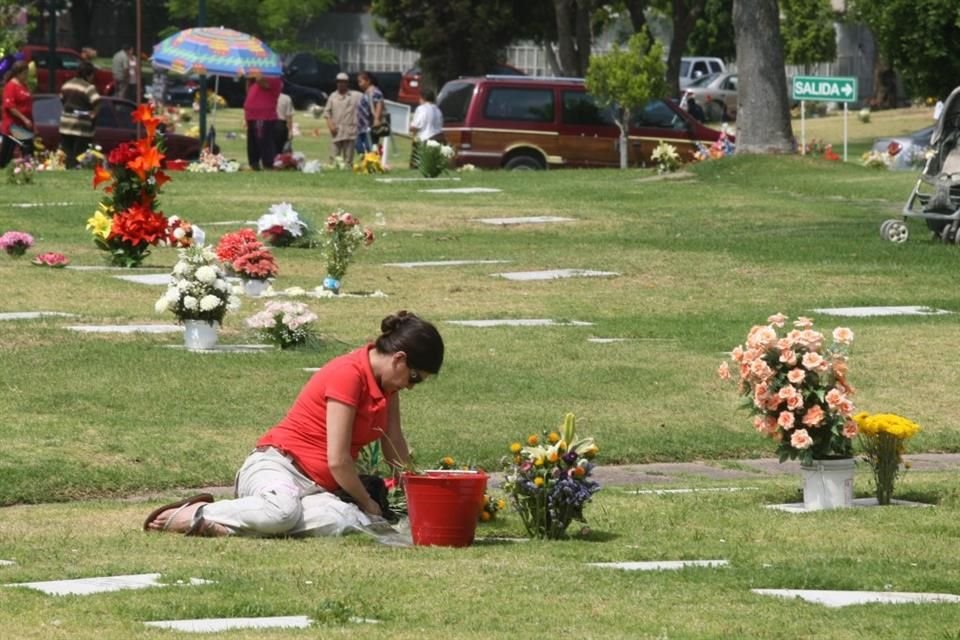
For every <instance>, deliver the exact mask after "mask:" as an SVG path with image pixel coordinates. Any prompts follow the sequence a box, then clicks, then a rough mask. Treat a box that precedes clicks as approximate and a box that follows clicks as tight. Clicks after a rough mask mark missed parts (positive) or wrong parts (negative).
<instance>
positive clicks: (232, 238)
mask: <svg viewBox="0 0 960 640" xmlns="http://www.w3.org/2000/svg"><path fill="white" fill-rule="evenodd" d="M262 246H263V243H261V242H260V241H259V240H257V234H256V233H254V231H253V230H252V229H241V230H240V231H234V232H233V233H227V234H224V236H223V237H222V238H220V242H219V244H217V258H219V259H220V261H221V262H225V263H227V264H233V261H234V260H236V259H237V258H239V257H240V256H241V255H242V254H243V253H245V252H246V251H247V250H248V249H249V250H252V249H259V248H261V247H262Z"/></svg>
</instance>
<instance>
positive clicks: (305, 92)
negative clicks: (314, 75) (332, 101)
mask: <svg viewBox="0 0 960 640" xmlns="http://www.w3.org/2000/svg"><path fill="white" fill-rule="evenodd" d="M283 92H284V93H285V94H287V95H288V96H290V100H291V101H292V102H293V108H294V109H299V110H301V111H302V110H304V109H310V108H311V107H314V106H317V107H322V106H323V105H325V104H327V94H326V93H324V92H323V91H321V90H320V89H314V88H313V87H305V86H303V85H299V84H294V83H293V82H290V81H289V80H287V79H286V78H284V79H283Z"/></svg>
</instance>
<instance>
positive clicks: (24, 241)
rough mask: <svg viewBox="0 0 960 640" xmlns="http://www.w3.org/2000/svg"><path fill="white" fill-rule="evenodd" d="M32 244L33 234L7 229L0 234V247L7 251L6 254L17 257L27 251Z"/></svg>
mask: <svg viewBox="0 0 960 640" xmlns="http://www.w3.org/2000/svg"><path fill="white" fill-rule="evenodd" d="M32 246H33V236H31V235H30V234H29V233H24V232H22V231H7V232H6V233H5V234H3V235H2V236H0V249H3V250H4V251H6V252H7V255H9V256H13V257H14V258H19V257H20V256H22V255H23V254H25V253H26V252H27V249H29V248H30V247H32Z"/></svg>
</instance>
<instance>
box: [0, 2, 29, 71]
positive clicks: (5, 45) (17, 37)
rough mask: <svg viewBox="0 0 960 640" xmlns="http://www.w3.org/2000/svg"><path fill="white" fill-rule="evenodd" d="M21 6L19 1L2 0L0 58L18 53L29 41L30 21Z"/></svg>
mask: <svg viewBox="0 0 960 640" xmlns="http://www.w3.org/2000/svg"><path fill="white" fill-rule="evenodd" d="M21 4H22V3H20V2H18V1H17V0H0V58H3V57H4V56H7V55H9V54H12V53H14V52H16V51H17V49H19V48H20V46H21V45H22V44H23V43H24V42H26V40H27V31H28V29H29V21H28V16H27V11H26V9H24V8H22V6H21ZM2 82H3V77H2V74H0V83H2Z"/></svg>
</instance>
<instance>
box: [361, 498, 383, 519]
mask: <svg viewBox="0 0 960 640" xmlns="http://www.w3.org/2000/svg"><path fill="white" fill-rule="evenodd" d="M360 508H361V509H362V510H363V512H364V513H366V514H368V515H371V516H380V517H381V518H382V517H383V511H382V510H381V509H380V505H378V504H377V503H376V502H374V501H373V499H371V500H369V501H368V502H367V504H365V505H363V506H362V507H360Z"/></svg>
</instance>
